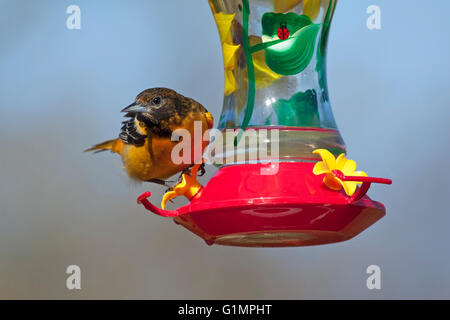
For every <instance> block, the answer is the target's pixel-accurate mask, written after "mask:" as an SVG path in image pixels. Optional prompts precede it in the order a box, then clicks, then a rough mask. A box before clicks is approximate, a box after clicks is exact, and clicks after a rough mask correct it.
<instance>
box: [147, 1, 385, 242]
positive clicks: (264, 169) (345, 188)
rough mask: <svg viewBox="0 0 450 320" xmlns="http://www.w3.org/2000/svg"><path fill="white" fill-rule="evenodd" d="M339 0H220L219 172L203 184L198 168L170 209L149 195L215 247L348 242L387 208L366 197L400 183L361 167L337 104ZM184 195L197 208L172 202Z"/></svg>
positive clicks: (216, 11)
mask: <svg viewBox="0 0 450 320" xmlns="http://www.w3.org/2000/svg"><path fill="white" fill-rule="evenodd" d="M336 2H337V1H336V0H259V1H251V0H210V1H209V4H210V6H211V10H212V13H213V16H214V19H215V21H216V24H217V27H218V30H219V36H220V41H221V44H222V53H223V60H224V69H225V70H224V72H225V94H224V103H223V111H222V115H221V117H220V119H219V123H218V129H219V130H220V132H221V134H219V135H215V137H214V141H213V142H212V143H211V144H210V149H209V151H210V155H209V158H210V159H211V161H212V162H213V163H214V164H216V165H217V166H219V170H218V171H217V172H216V174H215V175H214V176H213V177H212V178H211V179H210V181H209V182H208V183H207V184H206V185H205V186H201V185H200V184H199V183H198V182H197V181H196V174H197V170H198V165H196V166H194V168H193V170H192V174H191V175H183V177H182V178H183V181H182V182H181V183H179V184H178V185H177V186H176V187H175V188H174V189H173V190H172V191H169V192H168V193H166V194H165V195H164V198H163V202H162V208H163V209H159V208H158V207H156V206H154V205H152V204H151V203H150V201H149V200H148V197H149V196H150V193H149V192H146V193H144V194H142V195H141V196H140V197H139V198H138V203H142V204H143V205H144V206H145V207H146V208H147V209H148V210H150V211H152V212H154V213H155V214H158V215H161V216H164V217H172V218H173V219H174V221H175V222H176V223H178V224H181V225H182V226H184V227H186V228H187V229H188V230H190V231H192V232H193V233H195V234H196V235H198V236H199V237H201V238H203V239H204V240H205V241H206V242H207V243H208V244H214V243H215V244H222V245H232V246H247V247H284V246H306V245H317V244H325V243H332V242H338V241H344V240H348V239H350V238H352V237H354V236H356V235H357V234H359V233H360V232H362V231H363V230H365V229H366V228H368V227H369V226H370V225H372V224H373V223H375V222H376V221H377V220H379V219H380V218H382V217H383V216H384V215H385V207H384V206H383V204H381V203H379V202H375V201H373V200H371V199H370V198H369V197H368V196H367V195H366V193H367V191H368V189H369V187H370V185H371V183H384V184H390V183H391V181H390V180H388V179H382V178H374V177H368V176H367V174H366V173H364V172H362V171H356V162H354V161H353V160H348V159H347V158H346V157H345V152H346V148H345V144H344V141H343V140H342V137H341V135H340V133H339V131H338V129H337V126H336V123H335V120H334V117H333V114H332V111H331V107H330V102H329V98H328V88H327V80H326V60H325V58H326V48H327V39H328V33H329V28H330V24H331V20H332V17H333V14H334V10H335V6H336ZM255 142H256V143H255ZM230 146H231V148H230ZM179 195H184V196H186V197H187V198H188V199H189V200H190V202H189V204H187V205H185V206H183V207H180V208H178V209H177V210H174V211H170V210H164V208H165V203H166V202H167V201H168V200H170V199H172V198H174V197H176V196H179Z"/></svg>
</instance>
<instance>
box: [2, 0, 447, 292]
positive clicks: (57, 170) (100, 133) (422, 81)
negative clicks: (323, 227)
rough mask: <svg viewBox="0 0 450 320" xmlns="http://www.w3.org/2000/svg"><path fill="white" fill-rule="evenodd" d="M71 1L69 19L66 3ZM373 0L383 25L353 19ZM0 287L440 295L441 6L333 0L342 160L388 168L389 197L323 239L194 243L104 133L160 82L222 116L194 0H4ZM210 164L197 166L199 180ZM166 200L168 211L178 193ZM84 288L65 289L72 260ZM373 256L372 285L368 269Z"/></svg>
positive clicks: (213, 57) (209, 32)
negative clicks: (153, 204) (340, 237)
mask: <svg viewBox="0 0 450 320" xmlns="http://www.w3.org/2000/svg"><path fill="white" fill-rule="evenodd" d="M71 4H77V5H79V6H80V8H81V30H68V29H67V28H66V19H67V17H68V15H67V14H66V8H67V7H68V6H69V5H71ZM372 4H377V5H379V6H380V8H381V13H382V29H381V30H378V31H370V30H368V29H367V28H366V19H367V17H368V15H367V14H366V8H367V7H368V6H369V5H372ZM0 8H1V10H0V48H1V50H0V123H1V125H0V150H1V151H0V298H4V299H5V298H26V299H28V298H33V299H48V298H63V299H77V298H88V299H91V298H97V299H106V298H139V299H155V298H158V299H174V298H179V299H188V298H190V299H198V298H204V299H207V298H214V299H231V298H235V299H241V298H254V299H303V298H309V299H312V298H318V299H328V298H338V299H345V298H356V299H361V298H368V299H381V298H388V299H396V298H447V299H449V298H450V272H449V271H450V252H449V240H448V233H449V228H450V212H449V210H448V205H446V202H447V197H448V196H449V195H450V187H449V181H450V171H449V170H447V166H448V163H449V160H448V159H449V157H450V151H449V150H450V148H449V142H450V141H449V133H450V132H449V128H448V122H449V120H450V111H449V106H450V103H449V102H450V90H449V84H450V83H449V77H448V74H449V72H450V60H449V59H448V57H449V54H450V42H449V40H448V33H449V30H450V19H448V16H447V14H448V12H449V11H450V2H449V1H448V0H432V1H427V2H426V6H425V2H424V1H417V0H358V1H348V0H341V1H339V3H338V6H337V10H336V14H335V19H334V23H333V25H332V28H331V35H330V40H329V46H328V84H329V90H330V98H331V105H332V109H333V112H334V115H335V118H336V122H337V124H338V126H339V129H340V131H341V134H342V136H343V138H344V140H345V142H346V145H347V150H348V155H349V158H351V159H355V160H357V162H358V167H359V168H361V169H363V170H364V171H366V172H368V173H369V174H370V175H372V176H382V177H389V178H391V179H393V181H394V183H393V185H392V186H384V185H374V186H373V187H372V188H371V190H370V192H369V195H370V196H371V197H372V198H373V199H374V200H377V201H381V202H383V203H384V204H385V206H386V208H387V214H386V217H384V218H383V219H381V220H380V221H379V222H377V223H376V224H375V225H373V226H372V227H370V228H369V229H368V230H366V231H365V232H363V233H362V234H360V235H358V236H357V237H356V238H354V239H352V240H349V241H346V242H342V243H337V244H331V245H325V246H315V247H300V248H283V249H270V248H269V249H263V248H256V249H249V248H234V247H224V246H212V247H209V246H207V245H206V244H205V243H204V242H203V241H202V240H201V239H200V238H198V237H196V236H195V235H193V234H191V233H190V232H188V231H187V230H185V229H184V228H182V227H179V226H176V225H175V224H174V223H173V222H172V221H171V220H170V219H164V218H161V217H157V216H155V215H148V214H147V212H146V211H145V210H144V208H143V207H141V206H138V205H137V204H136V202H135V199H136V197H137V195H139V194H141V193H142V192H144V191H146V190H151V191H152V193H153V196H152V197H154V198H156V199H160V197H161V196H162V192H163V191H164V188H160V187H158V186H151V185H148V184H142V185H139V184H135V183H132V182H130V180H129V179H128V177H127V176H126V174H125V173H124V172H123V170H122V169H121V162H120V158H119V157H118V156H116V155H114V156H113V155H111V154H109V153H103V154H99V155H95V156H93V155H91V154H85V153H83V152H82V151H83V150H84V149H85V148H86V147H89V146H90V145H92V144H93V143H96V142H99V141H103V140H106V139H110V138H114V137H116V136H117V134H118V132H119V129H120V122H121V121H122V114H121V113H120V112H119V111H120V110H121V109H122V108H123V107H125V106H127V105H128V104H129V103H130V102H131V101H132V100H133V99H134V97H135V96H136V95H137V93H139V92H140V91H142V90H144V89H146V88H150V87H155V86H167V87H171V88H173V89H175V90H177V91H179V92H180V93H183V94H184V95H187V96H189V97H194V98H195V99H196V100H198V101H199V102H201V103H202V104H203V105H205V106H206V107H207V108H208V109H209V110H210V111H211V112H212V113H213V115H214V117H215V118H216V119H218V117H219V115H220V111H221V107H222V99H223V85H224V80H223V66H222V56H221V50H220V41H219V37H218V33H217V30H216V26H215V23H214V20H213V17H212V15H211V13H210V8H209V5H208V3H207V1H206V0H195V1H183V0H170V1H156V0H127V1H119V0H117V1H106V0H96V1H88V0H76V1H73V0H72V1H65V0H58V1H57V0H41V1H32V0H0ZM213 173H214V169H213V168H209V170H208V175H207V176H206V177H204V178H202V182H206V181H207V178H208V176H211V175H212V174H213ZM183 203H184V202H183V201H181V200H176V205H175V206H174V205H172V208H174V207H176V206H179V205H181V204H183ZM71 264H76V265H79V266H80V267H81V286H82V289H81V290H72V291H69V290H67V289H66V286H65V283H66V277H67V275H66V273H65V270H66V268H67V266H68V265H71ZM372 264H376V265H379V266H380V267H381V272H382V273H381V286H382V289H381V290H368V289H367V287H366V279H367V277H368V275H367V274H366V268H367V267H368V266H369V265H372Z"/></svg>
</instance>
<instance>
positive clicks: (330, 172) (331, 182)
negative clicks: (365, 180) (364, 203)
mask: <svg viewBox="0 0 450 320" xmlns="http://www.w3.org/2000/svg"><path fill="white" fill-rule="evenodd" d="M313 153H314V154H318V155H319V156H320V157H321V158H322V161H319V162H317V163H316V165H315V166H314V168H313V173H314V174H315V175H321V174H325V177H324V178H323V183H324V184H325V185H326V186H327V187H328V188H330V189H332V190H336V191H339V190H341V189H342V188H344V191H345V193H346V194H347V195H348V196H351V195H353V194H354V193H355V191H356V186H357V185H358V184H361V182H357V181H342V180H341V179H339V178H338V176H339V174H343V175H344V176H354V177H367V174H366V173H365V172H363V171H355V170H356V162H355V161H353V160H348V159H347V158H346V157H345V154H343V153H341V154H340V155H339V156H338V157H337V159H335V158H334V156H333V154H331V152H330V151H328V150H325V149H317V150H314V151H313Z"/></svg>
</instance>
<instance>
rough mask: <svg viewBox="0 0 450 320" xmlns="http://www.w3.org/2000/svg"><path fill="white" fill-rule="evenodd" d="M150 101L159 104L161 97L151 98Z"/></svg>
mask: <svg viewBox="0 0 450 320" xmlns="http://www.w3.org/2000/svg"><path fill="white" fill-rule="evenodd" d="M152 102H153V104H160V103H161V98H160V97H156V98H153V100H152Z"/></svg>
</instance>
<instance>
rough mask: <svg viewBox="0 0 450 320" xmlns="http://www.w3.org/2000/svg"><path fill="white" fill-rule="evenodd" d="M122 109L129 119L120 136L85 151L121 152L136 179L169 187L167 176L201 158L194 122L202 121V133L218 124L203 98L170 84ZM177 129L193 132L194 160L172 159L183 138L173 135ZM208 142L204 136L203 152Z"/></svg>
mask: <svg viewBox="0 0 450 320" xmlns="http://www.w3.org/2000/svg"><path fill="white" fill-rule="evenodd" d="M121 112H124V113H125V116H124V117H125V118H126V120H125V121H123V122H122V128H121V131H120V134H119V136H118V138H116V139H112V140H107V141H104V142H101V143H98V144H95V145H94V146H92V147H91V148H89V149H87V150H85V151H86V152H90V151H93V152H94V153H97V152H102V151H107V150H109V151H111V152H112V153H117V154H119V155H120V156H121V158H122V162H123V164H124V167H125V170H126V172H127V173H128V175H129V176H130V177H131V178H132V179H135V180H138V181H147V182H153V183H157V184H161V185H164V186H169V188H170V185H169V183H170V181H166V179H168V178H170V177H171V176H173V175H175V174H177V173H179V172H182V173H189V168H191V167H192V166H193V163H194V160H195V161H198V159H194V153H195V152H193V149H194V145H195V142H194V136H195V134H194V123H195V122H196V121H199V122H198V123H199V124H201V129H202V131H201V132H202V136H203V133H204V132H206V131H207V130H208V129H211V128H212V127H213V124H214V119H213V116H212V115H211V113H210V112H208V110H207V109H206V108H205V107H203V106H202V105H201V104H200V103H199V102H197V101H195V100H194V99H192V98H188V97H185V96H183V95H181V94H180V93H177V92H176V91H174V90H172V89H168V88H150V89H147V90H144V91H142V92H141V93H139V94H138V95H137V97H136V98H135V100H134V102H133V103H131V104H130V105H128V106H127V107H125V108H124V109H123V110H121ZM177 129H185V130H187V131H188V132H189V134H190V137H191V144H190V145H191V146H192V149H191V155H192V157H191V160H192V163H185V162H182V163H180V164H177V163H175V162H177V161H175V162H174V161H172V159H171V154H172V150H173V148H174V147H175V146H176V145H177V144H178V143H180V142H181V141H182V140H183V137H179V139H178V141H176V140H177V139H176V136H175V138H174V137H173V136H174V135H173V133H174V131H175V130H177ZM173 140H175V141H173ZM208 144H209V142H208V141H204V140H203V139H202V143H201V146H202V153H203V151H204V149H205V148H206V147H207V145H208ZM200 160H201V159H200ZM203 173H204V169H203Z"/></svg>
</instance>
